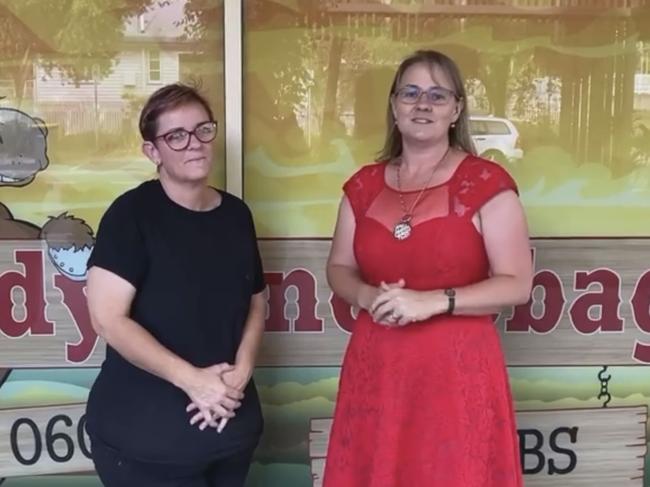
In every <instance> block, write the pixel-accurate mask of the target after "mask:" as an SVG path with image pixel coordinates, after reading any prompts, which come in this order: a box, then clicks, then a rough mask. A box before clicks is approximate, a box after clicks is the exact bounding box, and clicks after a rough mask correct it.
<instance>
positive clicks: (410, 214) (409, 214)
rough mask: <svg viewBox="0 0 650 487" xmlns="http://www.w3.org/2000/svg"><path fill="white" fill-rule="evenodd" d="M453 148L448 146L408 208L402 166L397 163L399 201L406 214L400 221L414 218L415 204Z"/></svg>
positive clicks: (405, 221)
mask: <svg viewBox="0 0 650 487" xmlns="http://www.w3.org/2000/svg"><path fill="white" fill-rule="evenodd" d="M450 150H451V146H449V147H448V148H447V150H446V151H445V153H444V154H443V155H442V157H441V158H440V159H439V160H438V162H437V163H436V164H434V166H433V170H432V171H431V174H430V175H429V178H428V179H427V182H426V183H425V184H424V186H422V189H420V192H419V193H418V195H417V197H416V198H415V200H413V203H411V207H410V208H408V209H407V208H406V202H405V201H404V193H403V192H402V180H401V178H400V170H399V169H400V167H401V165H402V164H401V162H400V163H399V164H398V165H397V190H398V193H397V194H398V195H399V202H400V205H401V207H402V212H403V213H404V215H403V216H402V218H401V219H400V222H404V223H408V222H410V221H411V218H413V210H415V206H416V205H417V204H418V203H419V202H420V198H422V195H423V194H424V191H425V190H426V189H427V188H428V187H429V184H430V183H431V180H432V179H433V175H434V174H435V172H436V169H438V166H439V165H440V163H441V162H442V161H443V160H444V159H445V157H447V154H448V153H449V151H450Z"/></svg>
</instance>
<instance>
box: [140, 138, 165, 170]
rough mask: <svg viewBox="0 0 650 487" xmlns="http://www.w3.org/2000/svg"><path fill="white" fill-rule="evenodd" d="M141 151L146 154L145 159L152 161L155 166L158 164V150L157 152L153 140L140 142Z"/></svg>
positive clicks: (159, 161)
mask: <svg viewBox="0 0 650 487" xmlns="http://www.w3.org/2000/svg"><path fill="white" fill-rule="evenodd" d="M142 153H143V154H144V155H145V156H147V159H149V160H150V161H151V162H153V163H154V164H155V165H156V167H158V166H160V163H161V160H160V152H158V149H157V148H156V146H155V145H154V143H153V142H149V141H144V142H143V143H142Z"/></svg>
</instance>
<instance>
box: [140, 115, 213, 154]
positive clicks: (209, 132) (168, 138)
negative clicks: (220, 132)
mask: <svg viewBox="0 0 650 487" xmlns="http://www.w3.org/2000/svg"><path fill="white" fill-rule="evenodd" d="M192 135H193V136H194V137H196V140H198V141H199V142H202V143H204V144H207V143H208V142H212V141H213V140H214V138H215V137H216V136H217V122H214V121H209V122H203V123H200V124H198V125H197V126H196V127H194V130H191V131H187V130H185V129H174V130H172V131H170V132H167V133H165V134H162V135H157V136H156V137H154V138H153V140H152V142H153V141H154V140H156V139H163V140H164V141H165V143H166V144H167V146H168V147H169V148H170V149H171V150H175V151H182V150H185V149H187V148H188V147H189V146H190V141H191V140H192Z"/></svg>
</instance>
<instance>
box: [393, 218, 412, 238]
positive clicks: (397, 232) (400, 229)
mask: <svg viewBox="0 0 650 487" xmlns="http://www.w3.org/2000/svg"><path fill="white" fill-rule="evenodd" d="M411 230H412V228H411V225H409V224H408V222H405V221H403V220H402V221H400V222H399V223H398V224H397V225H395V228H393V237H395V238H396V239H397V240H406V239H407V238H409V237H410V235H411Z"/></svg>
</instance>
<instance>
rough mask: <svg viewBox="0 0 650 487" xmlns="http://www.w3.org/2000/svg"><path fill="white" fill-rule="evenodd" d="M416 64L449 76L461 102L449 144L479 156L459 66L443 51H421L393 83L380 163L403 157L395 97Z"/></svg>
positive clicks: (400, 69)
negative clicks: (398, 88)
mask: <svg viewBox="0 0 650 487" xmlns="http://www.w3.org/2000/svg"><path fill="white" fill-rule="evenodd" d="M414 64H426V65H427V66H429V68H430V69H431V71H432V72H433V70H434V69H435V68H436V67H437V68H440V69H441V70H442V72H443V73H445V74H446V75H447V76H448V77H449V79H450V81H451V83H452V84H453V89H454V93H456V97H457V99H458V100H459V101H460V102H461V110H460V114H459V115H458V120H456V122H455V123H454V124H452V126H451V127H449V145H450V146H451V147H454V148H457V149H461V150H463V151H465V152H468V153H470V154H476V149H475V148H474V142H473V141H472V138H471V136H470V133H469V115H468V114H467V103H466V99H467V98H466V95H465V85H464V84H463V78H462V76H461V74H460V70H459V69H458V66H457V65H456V63H455V62H454V61H453V60H452V59H451V58H450V57H449V56H446V55H445V54H443V53H441V52H438V51H433V50H421V51H415V52H414V53H413V54H411V55H410V56H408V57H407V58H405V59H404V60H403V61H402V62H401V64H400V65H399V67H398V68H397V72H396V73H395V77H394V78H393V84H392V85H391V87H390V91H389V93H388V106H387V108H386V125H387V131H386V139H385V141H384V147H383V148H382V150H381V151H380V152H379V154H378V156H377V160H379V161H390V160H392V159H394V158H396V157H399V156H400V155H401V154H402V134H401V132H400V131H399V128H397V123H396V121H395V116H394V115H393V110H392V107H391V98H392V97H393V95H394V94H395V90H396V88H397V86H398V85H399V82H400V81H401V79H402V76H403V75H404V72H405V71H406V70H407V69H408V68H410V67H411V66H413V65H414Z"/></svg>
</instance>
